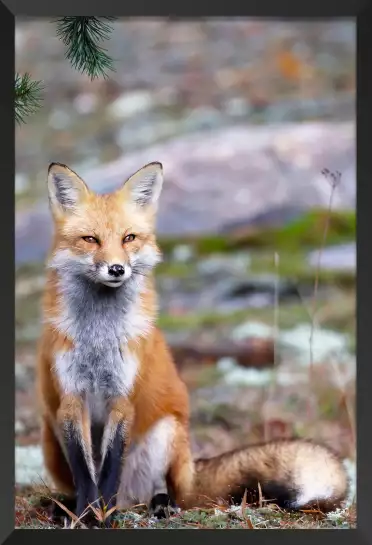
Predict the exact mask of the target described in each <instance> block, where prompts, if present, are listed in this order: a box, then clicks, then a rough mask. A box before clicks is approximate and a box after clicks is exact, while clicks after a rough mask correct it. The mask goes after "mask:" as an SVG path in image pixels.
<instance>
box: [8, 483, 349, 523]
mask: <svg viewBox="0 0 372 545" xmlns="http://www.w3.org/2000/svg"><path fill="white" fill-rule="evenodd" d="M17 494H18V495H17V496H16V528H24V529H40V530H41V529H50V530H52V529H59V528H63V527H64V528H67V529H68V528H71V527H73V528H76V529H79V528H84V526H83V525H81V524H80V523H79V522H77V523H76V522H75V521H74V518H73V517H71V516H69V514H68V512H66V517H65V519H64V520H63V522H62V520H61V523H60V524H57V523H52V522H51V519H50V505H51V501H49V500H47V498H46V497H45V496H44V495H43V494H42V493H41V492H40V490H33V488H32V487H28V488H24V489H19V488H18V490H17ZM48 496H49V493H48ZM58 501H60V502H61V503H62V505H63V498H61V497H58ZM96 527H97V528H100V527H102V525H101V524H100V522H99V521H98V520H97V526H96ZM112 528H113V529H120V530H122V529H145V528H147V529H149V528H151V529H169V530H172V529H174V530H177V529H178V530H180V529H188V530H193V529H194V530H197V529H204V530H207V529H209V530H242V529H244V530H250V529H255V530H260V529H262V530H265V529H277V530H289V529H292V530H293V529H302V530H303V529H353V528H356V511H355V506H351V507H348V508H345V509H342V510H337V511H336V512H334V513H332V514H330V515H324V514H322V513H321V512H320V511H317V510H316V509H314V510H311V511H308V512H306V511H303V512H301V511H300V512H296V513H293V512H292V513H291V512H287V511H283V510H281V509H279V508H278V507H277V506H275V505H271V504H266V505H264V504H262V505H261V506H254V507H253V506H252V507H251V506H234V507H231V506H229V505H227V504H225V505H211V507H210V508H206V509H190V510H188V511H179V512H178V513H177V514H175V515H172V516H171V517H169V518H168V519H160V520H158V519H155V518H154V517H149V515H148V512H147V509H146V508H145V507H144V506H136V507H134V508H132V509H130V510H125V511H120V512H117V513H116V514H115V515H114V519H113V522H112Z"/></svg>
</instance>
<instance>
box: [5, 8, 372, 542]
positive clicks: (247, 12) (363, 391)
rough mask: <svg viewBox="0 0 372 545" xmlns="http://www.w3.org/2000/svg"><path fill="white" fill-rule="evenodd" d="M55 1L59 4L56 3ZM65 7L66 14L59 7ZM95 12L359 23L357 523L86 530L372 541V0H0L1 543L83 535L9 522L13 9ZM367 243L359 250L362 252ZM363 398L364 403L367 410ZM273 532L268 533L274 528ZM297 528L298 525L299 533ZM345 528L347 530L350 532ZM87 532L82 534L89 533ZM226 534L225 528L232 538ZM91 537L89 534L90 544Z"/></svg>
mask: <svg viewBox="0 0 372 545" xmlns="http://www.w3.org/2000/svg"><path fill="white" fill-rule="evenodd" d="M58 6H60V7H58ZM61 12H62V13H61ZM87 12H88V13H92V12H93V13H94V12H98V13H101V14H102V15H104V14H107V15H108V14H111V15H112V14H115V15H117V16H123V17H124V16H168V17H172V18H184V17H187V18H191V17H192V18H199V17H211V16H225V17H229V16H230V17H231V16H234V17H242V16H246V17H248V16H255V17H270V18H281V19H284V18H297V19H308V18H314V19H324V18H332V19H337V18H341V17H352V18H356V22H357V203H358V204H357V494H358V503H357V529H355V530H347V531H344V532H341V533H336V532H337V530H318V531H317V532H313V531H309V530H300V531H298V530H297V531H295V530H291V531H286V532H284V533H282V532H278V531H275V530H274V531H272V532H271V533H267V532H257V531H255V530H251V533H250V534H247V533H246V530H236V531H235V533H234V534H232V535H231V534H226V532H224V531H221V530H207V531H204V533H202V534H200V533H199V534H196V535H195V534H189V533H188V531H187V530H178V531H177V534H174V533H172V530H158V531H156V532H152V533H151V534H148V533H141V532H138V531H136V530H127V531H126V532H125V533H124V534H123V533H120V532H115V531H114V530H111V531H109V533H107V532H106V533H105V534H101V533H99V532H98V533H97V532H96V533H94V532H93V531H92V530H88V532H90V536H89V537H88V539H89V540H90V542H91V543H92V541H95V542H99V541H100V540H102V536H104V538H103V539H104V541H105V542H106V543H107V542H113V541H115V542H117V543H119V542H121V541H130V542H134V541H137V542H139V541H143V540H146V539H150V540H153V541H160V542H162V543H166V542H169V543H171V542H172V543H173V542H174V540H176V541H177V543H179V545H181V544H182V543H185V544H186V543H188V542H189V540H190V539H192V540H196V541H197V540H203V541H204V542H205V543H206V542H210V543H211V544H212V543H213V544H217V543H222V542H225V541H226V540H229V539H234V540H236V541H237V542H242V543H243V542H244V541H245V540H248V539H249V540H252V541H253V542H257V541H261V542H263V541H266V540H270V539H271V540H273V541H275V542H276V543H277V541H278V540H279V541H282V542H283V541H284V542H285V543H286V544H288V545H290V544H291V543H293V544H295V543H298V542H299V541H300V542H301V543H315V542H317V543H319V540H320V541H322V542H323V540H324V543H329V542H330V541H337V543H338V544H339V545H342V544H343V543H345V544H346V543H350V542H353V543H355V545H357V544H362V543H363V544H368V543H372V471H371V469H370V467H369V463H370V461H372V447H371V438H370V434H369V432H368V429H369V428H368V420H369V418H370V415H372V402H371V394H369V393H368V391H369V388H372V377H371V368H372V364H371V357H370V347H369V337H370V336H371V328H372V325H370V324H371V323H372V320H371V318H370V312H371V310H370V309H372V289H371V286H370V284H371V281H372V267H371V261H372V260H371V259H370V252H369V250H368V248H369V247H370V243H368V237H369V231H372V230H371V228H370V227H368V226H369V223H370V216H371V215H372V214H371V211H370V210H371V209H370V208H369V207H370V206H371V207H372V200H371V187H372V180H371V174H372V147H371V144H370V141H369V139H370V136H369V132H370V131H372V116H371V110H372V109H371V107H370V102H371V100H370V97H372V47H371V38H370V34H371V29H372V4H371V2H370V1H368V0H363V1H362V0H359V1H356V0H338V1H337V2H336V1H334V2H331V1H324V0H313V1H312V2H309V3H304V2H298V1H294V0H260V2H249V3H248V2H247V3H242V4H240V5H239V6H238V4H237V2H235V1H234V0H230V1H229V2H227V3H223V4H216V3H214V4H209V2H208V1H207V0H204V1H201V0H199V1H198V2H197V3H196V4H195V5H194V4H193V3H191V2H188V3H186V2H184V3H183V4H181V3H177V2H174V1H172V2H170V1H169V0H161V1H160V2H153V3H152V4H151V3H150V2H149V3H146V5H145V3H144V2H135V3H134V4H133V3H126V2H120V0H106V1H105V2H104V3H100V2H99V1H98V0H90V1H89V2H88V1H86V0H85V1H84V0H74V1H72V0H64V1H63V2H61V3H59V2H58V1H55V2H50V1H49V0H33V1H32V2H31V1H30V0H5V1H4V0H3V1H2V2H0V56H1V59H2V62H1V67H2V83H1V85H0V119H1V124H0V130H1V133H2V139H1V147H0V149H1V163H0V164H1V191H2V198H1V199H0V206H1V208H2V210H1V213H0V220H1V223H2V225H3V228H2V230H1V233H2V237H1V240H2V245H3V254H2V255H3V262H2V267H1V276H2V278H3V280H2V281H1V284H0V285H1V288H2V293H3V295H2V298H1V305H0V313H1V314H2V315H3V318H2V319H1V318H0V323H1V324H2V326H1V329H0V331H1V335H2V337H3V341H4V345H3V351H2V353H3V358H2V368H1V369H2V373H4V374H3V375H2V378H1V380H0V426H1V449H0V457H1V463H0V541H1V543H7V544H9V545H10V544H13V543H14V544H19V545H21V544H22V543H25V544H26V543H27V545H29V544H30V542H32V541H36V542H37V543H39V544H40V545H42V543H50V542H51V541H52V542H54V543H57V544H58V543H65V542H66V541H67V540H68V541H71V543H72V542H74V541H75V542H76V541H79V540H80V539H81V535H84V534H79V533H78V534H76V533H75V536H73V535H72V533H71V531H70V533H69V534H66V533H64V530H55V531H53V533H52V534H49V533H48V532H45V531H42V530H23V529H17V530H16V529H14V391H15V389H14V386H15V381H14V268H12V263H14V250H15V247H14V177H15V159H14V157H15V137H14V134H15V121H14V95H13V93H14V29H15V19H16V18H26V17H27V18H29V17H35V18H36V17H37V18H41V17H48V18H50V19H52V18H53V17H56V16H60V15H62V14H66V13H67V14H69V15H75V14H76V15H80V14H82V13H87ZM363 248H364V252H363ZM368 407H369V409H368ZM273 532H274V533H273ZM298 532H300V533H298ZM350 532H351V533H350ZM86 535H87V534H86ZM229 535H230V537H229ZM92 545H93V543H92Z"/></svg>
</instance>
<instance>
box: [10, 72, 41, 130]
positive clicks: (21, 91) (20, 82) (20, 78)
mask: <svg viewBox="0 0 372 545" xmlns="http://www.w3.org/2000/svg"><path fill="white" fill-rule="evenodd" d="M42 89H43V86H42V82H41V81H34V80H32V79H31V76H30V74H28V73H26V74H23V75H21V74H18V73H16V75H15V85H14V92H15V98H14V109H15V120H16V122H17V123H18V124H21V123H25V118H26V117H27V116H29V115H31V114H34V113H35V112H36V111H37V110H38V109H39V108H40V103H41V101H42V96H41V91H42Z"/></svg>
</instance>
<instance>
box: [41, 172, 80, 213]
mask: <svg viewBox="0 0 372 545" xmlns="http://www.w3.org/2000/svg"><path fill="white" fill-rule="evenodd" d="M48 192H49V200H50V205H51V207H52V210H53V212H55V213H59V214H65V213H69V212H73V211H74V209H75V208H76V207H77V206H78V205H79V204H81V202H82V201H83V200H84V199H85V198H86V196H87V195H88V193H89V189H88V187H87V186H86V185H85V183H84V182H83V180H82V179H81V178H80V177H79V176H78V175H77V174H76V173H75V172H74V171H73V170H71V169H70V168H68V167H67V166H66V165H62V164H61V163H51V164H50V165H49V169H48Z"/></svg>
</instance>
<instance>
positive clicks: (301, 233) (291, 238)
mask: <svg viewBox="0 0 372 545" xmlns="http://www.w3.org/2000/svg"><path fill="white" fill-rule="evenodd" d="M327 223H328V229H327V238H326V244H327V245H331V244H339V243H343V242H348V241H353V240H355V238H356V215H355V212H353V211H343V210H341V211H340V210H337V211H331V212H329V211H328V210H324V209H313V210H311V211H309V212H307V213H305V214H304V215H303V216H301V218H298V219H296V220H294V221H293V222H290V223H289V224H288V225H285V226H283V227H280V228H270V227H266V228H263V229H256V228H251V227H247V228H246V229H241V230H239V233H236V234H234V233H233V232H232V233H227V234H226V235H214V236H213V235H210V236H209V235H208V236H201V237H183V238H182V239H181V238H160V240H159V244H160V246H161V248H162V250H163V252H164V253H165V254H167V255H169V254H170V253H171V252H172V250H173V249H174V248H175V247H176V246H178V245H179V244H188V245H190V246H192V248H193V249H194V252H195V253H196V255H198V256H203V255H209V254H212V253H215V252H232V251H234V250H238V249H242V248H246V249H247V248H251V249H252V248H271V249H272V250H273V251H274V250H275V251H279V250H287V251H293V250H296V251H297V250H303V249H304V248H305V247H307V248H309V249H312V248H319V247H321V246H322V244H323V237H324V231H325V226H326V224H327Z"/></svg>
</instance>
